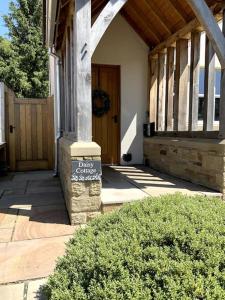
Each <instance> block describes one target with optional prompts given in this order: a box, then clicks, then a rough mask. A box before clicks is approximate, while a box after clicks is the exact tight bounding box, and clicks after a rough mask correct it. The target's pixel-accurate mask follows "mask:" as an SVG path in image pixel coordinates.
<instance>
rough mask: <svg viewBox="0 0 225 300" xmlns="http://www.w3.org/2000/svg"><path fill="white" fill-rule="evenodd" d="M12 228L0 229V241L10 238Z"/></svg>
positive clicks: (4, 241) (8, 240) (7, 240)
mask: <svg viewBox="0 0 225 300" xmlns="http://www.w3.org/2000/svg"><path fill="white" fill-rule="evenodd" d="M12 234H13V228H3V229H0V243H7V242H10V241H11V239H12Z"/></svg>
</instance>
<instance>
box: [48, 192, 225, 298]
mask: <svg viewBox="0 0 225 300" xmlns="http://www.w3.org/2000/svg"><path fill="white" fill-rule="evenodd" d="M45 291H46V294H47V296H48V298H49V299H54V300H56V299H58V300H72V299H73V300H76V299H77V300H87V299H88V300H101V299H108V300H120V299H121V300H122V299H123V300H131V299H132V300H150V299H166V300H170V299H185V300H186V299H218V300H219V299H225V205H224V203H223V202H222V201H221V200H219V199H207V198H205V197H201V196H196V197H188V196H186V197H185V196H182V195H180V194H176V195H171V196H164V197H161V198H151V199H146V200H145V201H142V202H141V201H140V202H135V203H134V204H131V205H127V206H125V207H124V208H122V209H121V210H120V211H119V212H115V213H112V214H109V215H105V216H102V217H100V218H98V219H96V220H95V221H93V222H92V223H91V224H90V225H89V226H88V227H87V228H85V229H83V230H80V231H79V232H78V233H76V234H75V236H74V238H73V239H72V240H71V241H70V242H69V243H68V245H67V252H66V254H65V256H64V257H63V258H61V259H60V260H59V261H58V264H57V267H56V270H55V272H54V274H53V275H52V276H51V277H50V278H49V280H48V283H47V285H46V287H45Z"/></svg>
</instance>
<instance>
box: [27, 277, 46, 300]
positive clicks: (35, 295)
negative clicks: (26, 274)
mask: <svg viewBox="0 0 225 300" xmlns="http://www.w3.org/2000/svg"><path fill="white" fill-rule="evenodd" d="M46 281H47V279H40V280H34V281H30V282H29V284H28V290H27V299H26V300H47V297H46V296H45V295H44V293H43V291H42V287H43V285H44V284H45V283H46Z"/></svg>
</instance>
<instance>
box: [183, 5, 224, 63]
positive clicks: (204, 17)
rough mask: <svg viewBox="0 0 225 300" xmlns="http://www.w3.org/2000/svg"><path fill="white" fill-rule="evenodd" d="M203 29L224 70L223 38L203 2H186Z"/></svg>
mask: <svg viewBox="0 0 225 300" xmlns="http://www.w3.org/2000/svg"><path fill="white" fill-rule="evenodd" d="M187 1H188V3H189V5H190V6H191V7H192V9H193V11H194V12H195V14H196V16H197V18H198V19H199V21H200V22H201V24H202V26H203V27H204V29H205V31H206V33H207V36H208V37H209V39H210V41H211V43H212V46H213V48H214V50H215V51H216V54H217V56H218V58H219V60H220V63H221V67H222V69H225V52H224V49H225V38H224V36H223V33H222V32H221V30H220V28H219V26H218V24H217V23H216V21H215V18H214V17H213V15H212V14H211V12H210V10H209V8H208V6H207V5H206V3H205V1H204V0H199V1H196V0H187Z"/></svg>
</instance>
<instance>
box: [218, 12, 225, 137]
mask: <svg viewBox="0 0 225 300" xmlns="http://www.w3.org/2000/svg"><path fill="white" fill-rule="evenodd" d="M223 35H224V36H225V9H224V10H223ZM224 51H225V50H224ZM219 130H220V131H219V137H220V138H223V139H224V138H225V70H224V69H223V70H221V92H220V129H219Z"/></svg>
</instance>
